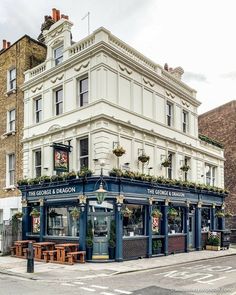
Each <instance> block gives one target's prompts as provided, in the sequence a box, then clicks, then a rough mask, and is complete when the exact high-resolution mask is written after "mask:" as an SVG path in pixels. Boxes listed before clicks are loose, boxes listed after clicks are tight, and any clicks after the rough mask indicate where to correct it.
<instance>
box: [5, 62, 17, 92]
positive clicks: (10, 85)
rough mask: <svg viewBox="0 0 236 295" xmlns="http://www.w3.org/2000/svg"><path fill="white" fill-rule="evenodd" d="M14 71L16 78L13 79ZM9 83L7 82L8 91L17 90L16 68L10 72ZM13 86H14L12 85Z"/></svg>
mask: <svg viewBox="0 0 236 295" xmlns="http://www.w3.org/2000/svg"><path fill="white" fill-rule="evenodd" d="M13 71H14V73H15V76H14V77H12V72H13ZM7 75H8V79H7V80H8V81H7V91H13V90H16V67H12V68H10V69H9V70H8V74H7ZM12 84H13V85H12Z"/></svg>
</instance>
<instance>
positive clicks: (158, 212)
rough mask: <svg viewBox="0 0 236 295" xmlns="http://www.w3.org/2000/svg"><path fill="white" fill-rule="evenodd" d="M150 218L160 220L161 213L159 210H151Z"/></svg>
mask: <svg viewBox="0 0 236 295" xmlns="http://www.w3.org/2000/svg"><path fill="white" fill-rule="evenodd" d="M152 217H154V218H161V217H162V213H161V211H160V210H159V209H153V210H152Z"/></svg>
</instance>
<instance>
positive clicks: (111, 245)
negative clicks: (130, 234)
mask: <svg viewBox="0 0 236 295" xmlns="http://www.w3.org/2000/svg"><path fill="white" fill-rule="evenodd" d="M108 253H109V259H115V256H116V225H115V220H112V221H111V225H110V238H109V241H108Z"/></svg>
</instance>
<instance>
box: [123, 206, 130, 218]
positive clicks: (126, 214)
mask: <svg viewBox="0 0 236 295" xmlns="http://www.w3.org/2000/svg"><path fill="white" fill-rule="evenodd" d="M121 213H122V215H123V217H126V218H130V217H131V215H132V214H133V211H131V210H130V209H129V208H128V207H125V208H124V209H123V210H122V211H121Z"/></svg>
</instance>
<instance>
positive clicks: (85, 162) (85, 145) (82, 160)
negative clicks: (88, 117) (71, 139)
mask: <svg viewBox="0 0 236 295" xmlns="http://www.w3.org/2000/svg"><path fill="white" fill-rule="evenodd" d="M88 167H89V141H88V138H87V137H86V138H82V139H80V140H79V169H82V168H88Z"/></svg>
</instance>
